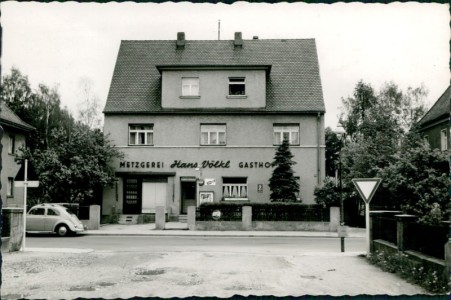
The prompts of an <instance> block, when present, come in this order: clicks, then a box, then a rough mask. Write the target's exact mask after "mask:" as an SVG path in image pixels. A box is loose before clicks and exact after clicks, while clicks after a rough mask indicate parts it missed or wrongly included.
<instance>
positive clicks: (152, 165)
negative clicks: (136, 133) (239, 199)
mask: <svg viewBox="0 0 451 300" xmlns="http://www.w3.org/2000/svg"><path fill="white" fill-rule="evenodd" d="M169 167H170V168H171V169H195V168H202V169H207V168H210V169H228V168H230V160H227V161H224V160H204V161H202V162H187V161H182V160H174V162H173V163H172V164H170V165H169ZM238 167H239V168H241V169H262V168H266V169H268V168H271V167H272V163H271V162H268V161H266V162H262V161H260V162H256V161H252V162H248V161H241V162H239V163H238ZM119 168H127V169H162V168H164V162H162V161H121V162H119Z"/></svg>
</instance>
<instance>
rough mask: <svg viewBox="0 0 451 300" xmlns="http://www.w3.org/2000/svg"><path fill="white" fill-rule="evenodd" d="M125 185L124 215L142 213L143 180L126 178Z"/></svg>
mask: <svg viewBox="0 0 451 300" xmlns="http://www.w3.org/2000/svg"><path fill="white" fill-rule="evenodd" d="M124 181H125V184H124V209H123V213H124V214H130V215H133V214H140V213H141V194H142V191H141V189H142V180H140V179H138V178H125V180H124Z"/></svg>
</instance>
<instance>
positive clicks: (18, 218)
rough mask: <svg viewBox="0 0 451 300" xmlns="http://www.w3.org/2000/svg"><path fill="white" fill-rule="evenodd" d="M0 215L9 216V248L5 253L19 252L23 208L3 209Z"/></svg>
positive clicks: (21, 237) (21, 239)
mask: <svg viewBox="0 0 451 300" xmlns="http://www.w3.org/2000/svg"><path fill="white" fill-rule="evenodd" d="M2 213H3V215H4V216H6V215H8V216H9V217H8V218H9V222H10V223H9V224H10V230H9V247H7V248H8V249H7V251H8V252H13V251H19V250H20V248H21V247H22V241H23V208H3V210H2ZM5 250H6V249H5Z"/></svg>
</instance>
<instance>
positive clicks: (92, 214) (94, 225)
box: [88, 205, 100, 230]
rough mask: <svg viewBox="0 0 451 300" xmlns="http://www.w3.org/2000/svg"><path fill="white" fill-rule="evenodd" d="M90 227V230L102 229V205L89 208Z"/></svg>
mask: <svg viewBox="0 0 451 300" xmlns="http://www.w3.org/2000/svg"><path fill="white" fill-rule="evenodd" d="M88 224H89V227H88V229H90V230H98V229H99V228H100V205H90V206H89V223H88Z"/></svg>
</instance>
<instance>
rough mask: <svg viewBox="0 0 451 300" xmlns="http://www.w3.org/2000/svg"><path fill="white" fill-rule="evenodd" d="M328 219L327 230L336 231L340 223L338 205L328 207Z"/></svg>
mask: <svg viewBox="0 0 451 300" xmlns="http://www.w3.org/2000/svg"><path fill="white" fill-rule="evenodd" d="M329 212H330V219H329V231H331V232H337V230H338V225H340V208H339V207H335V206H333V207H330V208H329Z"/></svg>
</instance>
